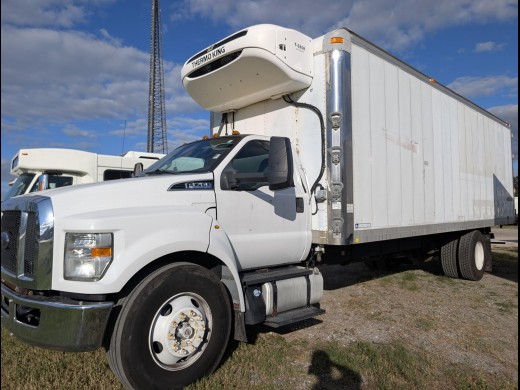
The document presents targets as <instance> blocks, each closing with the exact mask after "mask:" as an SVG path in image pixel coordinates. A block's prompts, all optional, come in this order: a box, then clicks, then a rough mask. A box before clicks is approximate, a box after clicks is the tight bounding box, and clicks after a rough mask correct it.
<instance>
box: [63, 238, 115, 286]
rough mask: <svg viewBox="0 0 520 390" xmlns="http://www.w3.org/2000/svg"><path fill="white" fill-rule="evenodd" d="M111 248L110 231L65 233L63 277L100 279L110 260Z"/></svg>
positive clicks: (87, 279) (89, 279)
mask: <svg viewBox="0 0 520 390" xmlns="http://www.w3.org/2000/svg"><path fill="white" fill-rule="evenodd" d="M112 249H113V239H112V233H67V234H66V235H65V267H64V268H65V275H64V276H65V279H70V280H86V281H96V280H99V279H101V278H102V277H103V275H104V273H105V271H106V270H107V269H108V266H109V265H110V262H111V261H112V258H113V254H112Z"/></svg>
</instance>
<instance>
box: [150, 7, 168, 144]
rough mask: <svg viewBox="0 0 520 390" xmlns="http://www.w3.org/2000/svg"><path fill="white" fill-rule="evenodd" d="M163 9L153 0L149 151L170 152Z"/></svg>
mask: <svg viewBox="0 0 520 390" xmlns="http://www.w3.org/2000/svg"><path fill="white" fill-rule="evenodd" d="M161 40H162V34H161V11H160V7H159V0H152V26H151V38H150V85H149V90H148V147H147V151H148V152H155V153H168V139H167V137H166V110H165V108H164V75H163V61H162V48H161Z"/></svg>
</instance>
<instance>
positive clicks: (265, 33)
mask: <svg viewBox="0 0 520 390" xmlns="http://www.w3.org/2000/svg"><path fill="white" fill-rule="evenodd" d="M182 81H183V83H184V86H185V87H186V89H187V91H188V92H189V93H190V95H191V96H192V97H193V98H194V99H195V100H196V101H197V102H198V103H199V104H200V105H201V106H202V107H205V108H206V109H208V110H209V111H211V122H212V127H213V131H212V133H213V132H214V133H216V136H211V137H205V139H203V140H200V141H197V142H193V143H190V144H186V145H183V146H181V147H179V148H178V149H176V150H174V151H173V152H171V153H170V154H169V155H168V156H167V157H165V158H164V159H162V160H161V161H159V162H158V163H156V164H154V165H152V166H151V167H149V168H148V169H147V170H145V171H143V173H142V175H141V176H140V177H137V178H133V179H127V180H121V181H117V182H105V183H98V184H95V185H83V186H80V187H77V188H70V187H69V188H63V189H58V190H54V191H52V192H47V193H37V194H31V195H24V196H20V197H16V198H12V199H10V200H8V201H7V202H4V203H3V204H2V233H1V234H2V302H1V303H2V324H3V325H4V326H5V327H6V328H7V329H9V331H10V332H12V333H13V334H15V335H16V336H18V337H19V338H21V339H22V340H24V341H26V342H28V343H31V344H35V345H39V346H42V347H48V348H56V349H60V350H65V351H85V350H91V349H95V348H99V347H100V346H104V347H105V348H106V349H107V351H108V352H107V356H108V361H109V364H110V367H111V368H112V370H113V371H114V372H115V374H116V375H117V377H118V378H119V379H120V380H121V382H122V383H123V384H124V385H125V386H126V387H127V388H131V389H148V388H157V389H170V388H177V387H182V386H184V385H186V384H188V383H191V382H193V381H195V380H196V379H198V378H200V377H202V376H204V375H208V374H210V373H211V372H212V371H213V370H214V369H215V368H216V367H217V365H218V363H219V361H220V360H221V358H222V355H223V353H224V351H225V349H226V346H227V343H228V340H229V338H230V337H233V338H234V339H236V340H241V341H247V337H246V332H245V328H246V326H247V325H251V324H259V323H264V324H266V325H268V326H272V327H278V326H284V325H286V324H289V323H293V322H296V321H300V320H303V319H306V318H310V317H313V316H317V315H319V314H322V313H323V309H326V308H322V307H320V303H319V302H320V298H321V296H322V293H323V278H322V276H321V274H320V272H319V270H318V268H317V265H318V264H319V262H320V261H321V262H335V261H340V262H345V261H353V260H363V259H365V258H368V257H370V256H383V257H385V258H387V259H392V258H393V257H396V256H403V255H411V254H414V255H418V254H421V253H427V252H431V251H432V250H434V251H437V252H438V253H439V257H440V263H441V266H442V269H443V270H444V272H445V273H446V275H448V276H450V277H454V278H465V279H469V280H479V279H480V278H482V276H483V274H484V271H485V270H489V269H490V266H491V251H490V240H489V238H490V227H491V226H493V225H496V224H499V223H507V222H510V221H511V220H512V218H513V217H514V215H513V199H512V192H513V186H512V160H511V131H510V128H509V126H508V125H507V124H506V123H504V122H503V121H502V120H500V119H499V118H497V117H495V116H494V115H492V114H490V113H489V112H487V111H485V110H483V109H482V108H480V107H478V106H477V105H475V104H473V103H471V102H469V101H468V100H466V99H464V98H463V97H461V96H459V95H457V94H456V93H454V92H453V91H451V90H449V89H448V88H446V87H444V86H442V85H440V84H439V83H436V82H434V80H432V79H430V78H428V77H427V76H425V75H424V74H422V73H420V72H419V71H417V70H415V69H413V68H412V67H410V66H409V65H406V64H405V63H403V62H401V61H400V60H398V59H397V58H395V57H393V56H391V55H390V54H388V53H386V52H385V51H383V50H381V49H380V48H378V47H376V46H375V45H373V44H371V43H370V42H368V41H366V40H365V39H363V38H361V37H359V36H358V35H356V34H354V33H353V32H351V31H349V30H347V29H338V30H335V31H332V32H331V33H328V34H326V35H324V36H321V37H318V38H316V39H311V38H309V37H307V36H305V35H303V34H301V33H299V32H297V31H294V30H289V29H286V28H282V27H278V26H274V25H258V26H253V27H251V28H247V29H245V30H242V31H239V32H238V33H236V34H233V35H231V36H229V37H227V38H225V39H223V40H221V41H219V42H217V43H215V44H214V45H212V46H211V47H209V48H207V49H205V50H203V51H201V52H199V53H197V54H196V55H194V56H193V57H192V58H190V59H189V60H188V61H187V62H186V63H185V65H184V68H183V70H182ZM237 131H239V132H240V134H237Z"/></svg>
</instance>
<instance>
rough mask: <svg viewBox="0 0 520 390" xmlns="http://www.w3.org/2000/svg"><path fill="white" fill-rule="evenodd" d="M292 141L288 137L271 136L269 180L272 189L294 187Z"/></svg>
mask: <svg viewBox="0 0 520 390" xmlns="http://www.w3.org/2000/svg"><path fill="white" fill-rule="evenodd" d="M293 171H294V168H293V157H292V149H291V141H290V140H289V138H286V137H271V143H270V146H269V171H268V173H267V180H268V183H269V189H270V190H271V191H274V190H280V189H282V188H287V187H294V180H293Z"/></svg>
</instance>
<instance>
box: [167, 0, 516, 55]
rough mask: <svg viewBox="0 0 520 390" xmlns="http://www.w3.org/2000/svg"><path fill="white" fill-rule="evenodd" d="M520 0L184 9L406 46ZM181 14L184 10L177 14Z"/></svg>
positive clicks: (384, 0)
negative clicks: (339, 31)
mask: <svg viewBox="0 0 520 390" xmlns="http://www.w3.org/2000/svg"><path fill="white" fill-rule="evenodd" d="M517 11H518V1H517V0H496V1H489V0H438V1H417V0H401V1H398V2H395V1H388V0H371V1H363V0H343V1H338V2H328V3H327V5H326V6H324V5H323V3H322V2H319V1H314V0H303V1H301V0H286V1H284V3H283V5H281V4H280V2H279V0H257V1H253V0H248V1H235V0H221V1H213V0H187V1H186V8H185V9H184V10H183V11H182V12H181V15H194V16H202V17H206V18H210V19H212V20H213V21H215V22H218V23H225V24H228V25H230V26H231V27H233V28H235V29H238V28H243V27H247V26H249V25H252V24H258V23H275V24H280V25H282V26H285V27H290V28H295V29H297V30H299V31H302V32H304V33H305V34H307V35H309V36H312V37H315V36H318V35H320V34H323V33H325V32H327V31H329V30H331V29H333V28H337V27H347V28H349V29H351V30H353V31H355V32H356V33H359V34H361V35H363V36H365V37H367V38H368V39H370V40H372V41H374V42H377V43H378V44H379V45H381V46H382V47H385V48H386V49H388V50H403V49H405V48H406V47H409V46H410V45H412V44H415V43H417V42H420V41H421V40H422V39H423V38H424V36H425V34H426V33H427V32H430V31H436V30H439V29H441V28H443V27H447V26H460V25H464V24H467V23H487V22H492V21H506V20H512V19H515V18H516V17H517V14H518V12H517ZM173 17H174V18H176V17H177V18H178V17H179V14H177V15H174V16H173Z"/></svg>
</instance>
